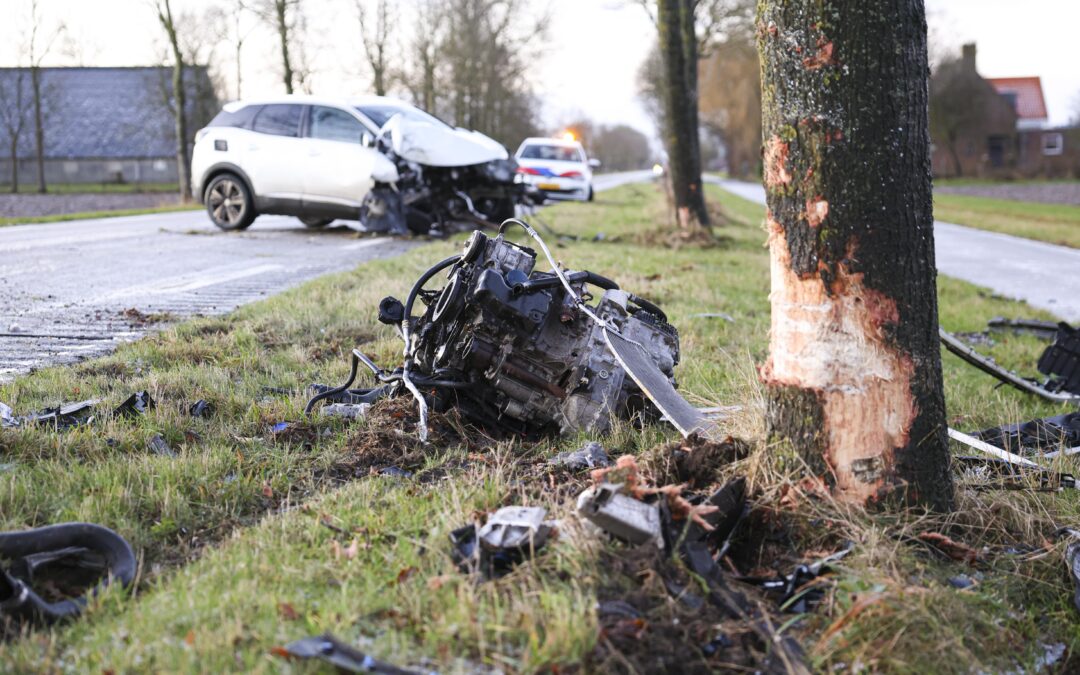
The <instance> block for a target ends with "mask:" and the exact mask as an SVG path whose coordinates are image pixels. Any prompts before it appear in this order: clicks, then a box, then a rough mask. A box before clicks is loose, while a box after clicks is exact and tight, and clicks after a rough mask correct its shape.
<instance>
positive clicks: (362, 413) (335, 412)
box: [319, 403, 371, 420]
mask: <svg viewBox="0 0 1080 675" xmlns="http://www.w3.org/2000/svg"><path fill="white" fill-rule="evenodd" d="M369 408H371V404H370V403H331V404H330V405H328V406H324V407H323V408H322V410H320V411H319V414H320V415H322V416H323V417H340V418H342V419H346V420H358V419H359V420H362V419H364V418H365V417H367V413H368V409H369Z"/></svg>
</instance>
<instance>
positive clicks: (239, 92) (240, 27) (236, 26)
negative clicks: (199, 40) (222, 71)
mask: <svg viewBox="0 0 1080 675" xmlns="http://www.w3.org/2000/svg"><path fill="white" fill-rule="evenodd" d="M247 15H248V8H247V5H246V4H245V2H244V0H234V2H233V4H232V5H231V7H230V9H229V10H228V20H229V23H231V24H232V30H231V33H230V35H229V36H228V39H229V40H230V41H231V43H232V48H233V52H234V56H233V60H234V61H235V65H236V100H240V98H242V96H243V82H244V71H243V68H242V64H243V59H242V56H243V51H244V43H245V42H247V39H248V36H250V35H251V31H252V30H254V26H245V25H244V17H246V16H247Z"/></svg>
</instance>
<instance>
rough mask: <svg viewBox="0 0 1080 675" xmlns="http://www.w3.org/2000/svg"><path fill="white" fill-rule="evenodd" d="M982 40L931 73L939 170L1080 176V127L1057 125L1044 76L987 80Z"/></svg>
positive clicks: (944, 173)
mask: <svg viewBox="0 0 1080 675" xmlns="http://www.w3.org/2000/svg"><path fill="white" fill-rule="evenodd" d="M975 55H976V51H975V45H974V44H967V45H964V47H963V51H962V54H961V58H960V59H959V60H956V61H949V62H946V63H943V64H942V65H941V66H940V67H939V68H938V70H937V71H936V72H935V73H934V76H933V78H932V79H931V85H930V91H931V103H930V116H931V134H932V136H933V141H934V144H933V155H932V158H933V159H932V161H933V169H934V175H935V176H946V177H952V176H990V177H1047V178H1051V177H1068V176H1075V177H1080V129H1078V128H1076V127H1056V128H1053V127H1051V126H1050V124H1049V114H1048V113H1047V108H1046V98H1045V96H1044V95H1043V87H1042V80H1041V78H1039V77H1038V76H1026V77H991V78H983V77H982V76H980V75H979V73H978V71H977V70H976V67H975Z"/></svg>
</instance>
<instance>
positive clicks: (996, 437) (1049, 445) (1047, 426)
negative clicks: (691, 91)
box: [972, 412, 1080, 457]
mask: <svg viewBox="0 0 1080 675" xmlns="http://www.w3.org/2000/svg"><path fill="white" fill-rule="evenodd" d="M972 435H973V436H974V437H976V438H978V439H979V440H982V441H986V442H987V443H990V444H991V445H995V446H998V447H1002V448H1005V449H1006V450H1010V451H1012V450H1015V451H1017V452H1022V451H1034V452H1043V453H1052V454H1046V455H1043V456H1044V457H1048V456H1056V455H1057V453H1058V452H1062V453H1063V454H1066V455H1069V454H1074V452H1080V448H1078V447H1077V446H1080V412H1075V413H1068V414H1066V415H1057V416H1055V417H1044V418H1041V419H1036V420H1030V421H1028V422H1021V423H1020V424H1008V425H1004V426H1000V427H993V428H991V429H983V430H982V431H980V432H978V433H975V434H972ZM1063 448H1064V450H1063Z"/></svg>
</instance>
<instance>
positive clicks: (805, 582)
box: [736, 542, 855, 614]
mask: <svg viewBox="0 0 1080 675" xmlns="http://www.w3.org/2000/svg"><path fill="white" fill-rule="evenodd" d="M854 549H855V543H854V542H848V543H847V545H846V546H845V547H844V548H842V549H841V550H839V551H837V552H836V553H833V554H832V555H830V556H827V557H825V558H822V559H821V560H818V561H816V562H813V563H810V564H808V565H799V566H798V567H796V568H795V570H794V571H793V572H792V573H791V574H788V575H785V576H776V577H772V578H760V577H736V578H737V579H738V580H739V581H741V582H743V583H748V584H753V585H755V586H758V587H760V588H762V589H764V590H765V591H766V592H768V593H770V594H771V595H774V596H775V597H776V601H777V604H779V605H780V607H781V609H783V610H784V611H786V612H790V613H792V614H805V613H806V612H809V611H811V610H812V609H813V608H814V607H816V606H817V605H818V604H820V603H821V600H822V599H823V598H824V597H825V589H824V588H823V587H822V586H821V585H820V584H817V583H816V582H817V580H818V578H819V577H821V576H822V575H823V574H825V573H827V572H828V571H829V570H830V566H831V565H832V564H834V563H837V562H839V561H840V560H842V559H843V558H844V557H846V556H847V555H848V554H849V553H851V552H852V551H853V550H854Z"/></svg>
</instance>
